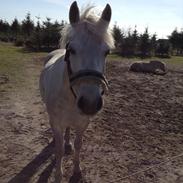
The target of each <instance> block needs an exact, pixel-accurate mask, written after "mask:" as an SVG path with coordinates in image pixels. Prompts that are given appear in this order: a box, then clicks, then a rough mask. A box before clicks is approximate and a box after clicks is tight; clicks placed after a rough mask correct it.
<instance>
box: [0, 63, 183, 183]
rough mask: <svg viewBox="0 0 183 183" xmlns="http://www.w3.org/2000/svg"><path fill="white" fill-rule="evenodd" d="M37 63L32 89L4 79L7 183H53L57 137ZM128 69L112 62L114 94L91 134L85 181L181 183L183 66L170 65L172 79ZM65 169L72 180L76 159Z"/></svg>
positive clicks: (3, 176) (1, 116)
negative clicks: (42, 94)
mask: <svg viewBox="0 0 183 183" xmlns="http://www.w3.org/2000/svg"><path fill="white" fill-rule="evenodd" d="M37 62H38V61H37V60H34V61H33V62H30V63H29V64H28V65H27V67H26V68H25V69H26V73H27V77H26V78H25V83H27V84H26V85H25V87H18V88H17V87H14V85H13V83H12V84H11V80H8V79H6V77H4V76H3V77H1V78H0V79H1V81H0V84H1V85H4V87H3V88H4V89H3V90H1V91H0V121H1V125H0V182H1V183H6V182H11V183H15V182H17V183H26V182H32V183H34V182H39V183H41V182H42V183H44V182H47V181H48V182H53V172H52V169H53V166H54V164H53V163H52V160H53V155H52V151H53V144H52V143H51V144H49V143H50V142H51V141H52V134H51V130H50V127H49V124H48V118H47V114H46V112H45V108H44V106H43V104H42V102H41V99H40V95H39V90H38V78H39V73H40V69H41V64H40V63H39V64H38V63H37ZM128 66H129V62H128V61H126V62H125V61H124V62H119V61H113V62H109V63H108V79H109V83H110V93H109V94H108V95H107V96H106V97H105V107H104V109H103V111H102V112H100V114H98V115H97V116H95V117H94V118H93V120H92V122H91V124H90V125H89V127H88V129H87V131H86V133H85V137H84V145H83V148H82V152H81V166H82V170H83V171H82V173H83V180H82V181H81V182H83V183H181V182H183V67H182V68H181V67H171V66H169V68H170V69H171V70H170V71H169V72H168V74H167V75H165V76H157V75H150V74H139V73H130V72H128ZM8 83H9V84H8ZM63 166H64V182H68V180H69V178H70V176H71V173H72V156H66V157H64V165H63ZM51 172H52V173H51ZM50 174H51V175H50Z"/></svg>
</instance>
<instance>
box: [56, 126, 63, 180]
mask: <svg viewBox="0 0 183 183" xmlns="http://www.w3.org/2000/svg"><path fill="white" fill-rule="evenodd" d="M53 133H54V137H55V158H56V172H55V183H60V182H61V180H62V174H63V171H62V157H63V155H64V146H63V144H64V143H63V142H64V137H63V132H62V131H60V130H58V129H56V128H55V129H53Z"/></svg>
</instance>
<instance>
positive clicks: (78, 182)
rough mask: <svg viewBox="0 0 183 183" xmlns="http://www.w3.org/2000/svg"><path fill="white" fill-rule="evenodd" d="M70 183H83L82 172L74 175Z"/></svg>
mask: <svg viewBox="0 0 183 183" xmlns="http://www.w3.org/2000/svg"><path fill="white" fill-rule="evenodd" d="M69 183H82V174H81V172H78V173H74V174H73V175H72V176H71V178H70V180H69Z"/></svg>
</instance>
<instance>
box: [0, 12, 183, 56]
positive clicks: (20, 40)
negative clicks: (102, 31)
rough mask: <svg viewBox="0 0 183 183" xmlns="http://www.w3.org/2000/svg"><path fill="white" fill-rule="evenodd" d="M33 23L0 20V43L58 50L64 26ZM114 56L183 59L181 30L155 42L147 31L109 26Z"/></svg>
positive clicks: (29, 16) (154, 38) (38, 20)
mask: <svg viewBox="0 0 183 183" xmlns="http://www.w3.org/2000/svg"><path fill="white" fill-rule="evenodd" d="M36 18H37V22H36V23H34V21H33V20H32V19H31V15H30V13H27V15H26V17H25V18H24V20H23V21H21V22H20V21H18V19H17V18H15V19H14V20H13V21H12V23H8V22H7V21H4V20H2V19H0V41H5V42H13V43H14V44H15V45H16V46H24V47H26V48H28V49H31V50H35V51H40V50H46V51H50V50H53V49H56V48H59V42H60V38H61V36H62V35H61V34H60V31H61V29H62V28H63V27H64V25H65V24H66V22H65V21H63V20H62V21H61V22H60V23H59V22H58V21H55V22H52V21H51V19H50V18H48V17H47V18H46V20H45V21H41V20H40V17H36ZM112 31H113V37H114V40H115V50H114V51H115V52H116V53H118V54H120V55H122V56H127V57H129V56H130V57H131V56H140V57H142V58H143V57H150V56H161V57H170V56H171V55H183V30H181V31H178V30H177V29H175V30H174V31H173V32H172V33H171V35H170V36H168V38H167V39H157V35H156V34H153V35H150V34H149V31H148V28H145V30H144V32H143V33H138V31H137V29H136V26H135V28H134V30H131V29H128V31H124V30H123V29H121V28H120V27H119V26H118V25H117V24H115V25H114V26H113V30H112Z"/></svg>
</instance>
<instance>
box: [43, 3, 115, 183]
mask: <svg viewBox="0 0 183 183" xmlns="http://www.w3.org/2000/svg"><path fill="white" fill-rule="evenodd" d="M90 9H91V7H89V8H87V9H86V10H85V11H84V13H83V14H82V15H81V16H80V15H79V8H78V6H77V3H76V2H74V3H73V4H72V5H71V7H70V12H69V19H70V23H71V25H70V26H69V27H66V28H65V29H64V30H63V34H62V36H63V43H62V44H64V45H65V46H66V50H62V49H59V50H55V51H53V52H51V53H50V54H49V55H48V56H47V58H46V59H45V67H44V69H43V71H42V73H41V76H40V92H41V96H42V99H43V101H44V103H45V104H46V108H47V112H48V114H49V121H50V125H51V127H52V130H53V134H54V139H55V157H56V175H55V182H61V180H62V157H63V155H64V152H66V153H69V152H70V151H71V148H72V146H71V143H70V128H74V129H75V132H76V137H75V140H74V149H75V152H74V159H73V163H74V168H73V176H72V177H74V179H77V177H78V176H79V177H80V176H81V169H80V165H79V164H80V161H79V154H80V149H81V146H82V136H83V133H84V131H85V129H86V128H87V126H88V124H89V118H90V116H92V115H94V114H96V113H97V112H98V111H99V110H100V109H101V108H102V106H103V100H102V95H103V91H105V90H106V88H107V81H106V79H105V77H104V71H105V57H106V55H107V53H108V50H109V48H110V47H112V46H113V39H112V35H111V34H110V33H109V32H108V24H109V22H110V18H111V8H110V6H109V5H107V6H106V7H105V9H104V11H103V12H102V15H101V17H100V18H99V19H96V17H95V16H93V15H92V16H91V15H90V14H89V10H90Z"/></svg>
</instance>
